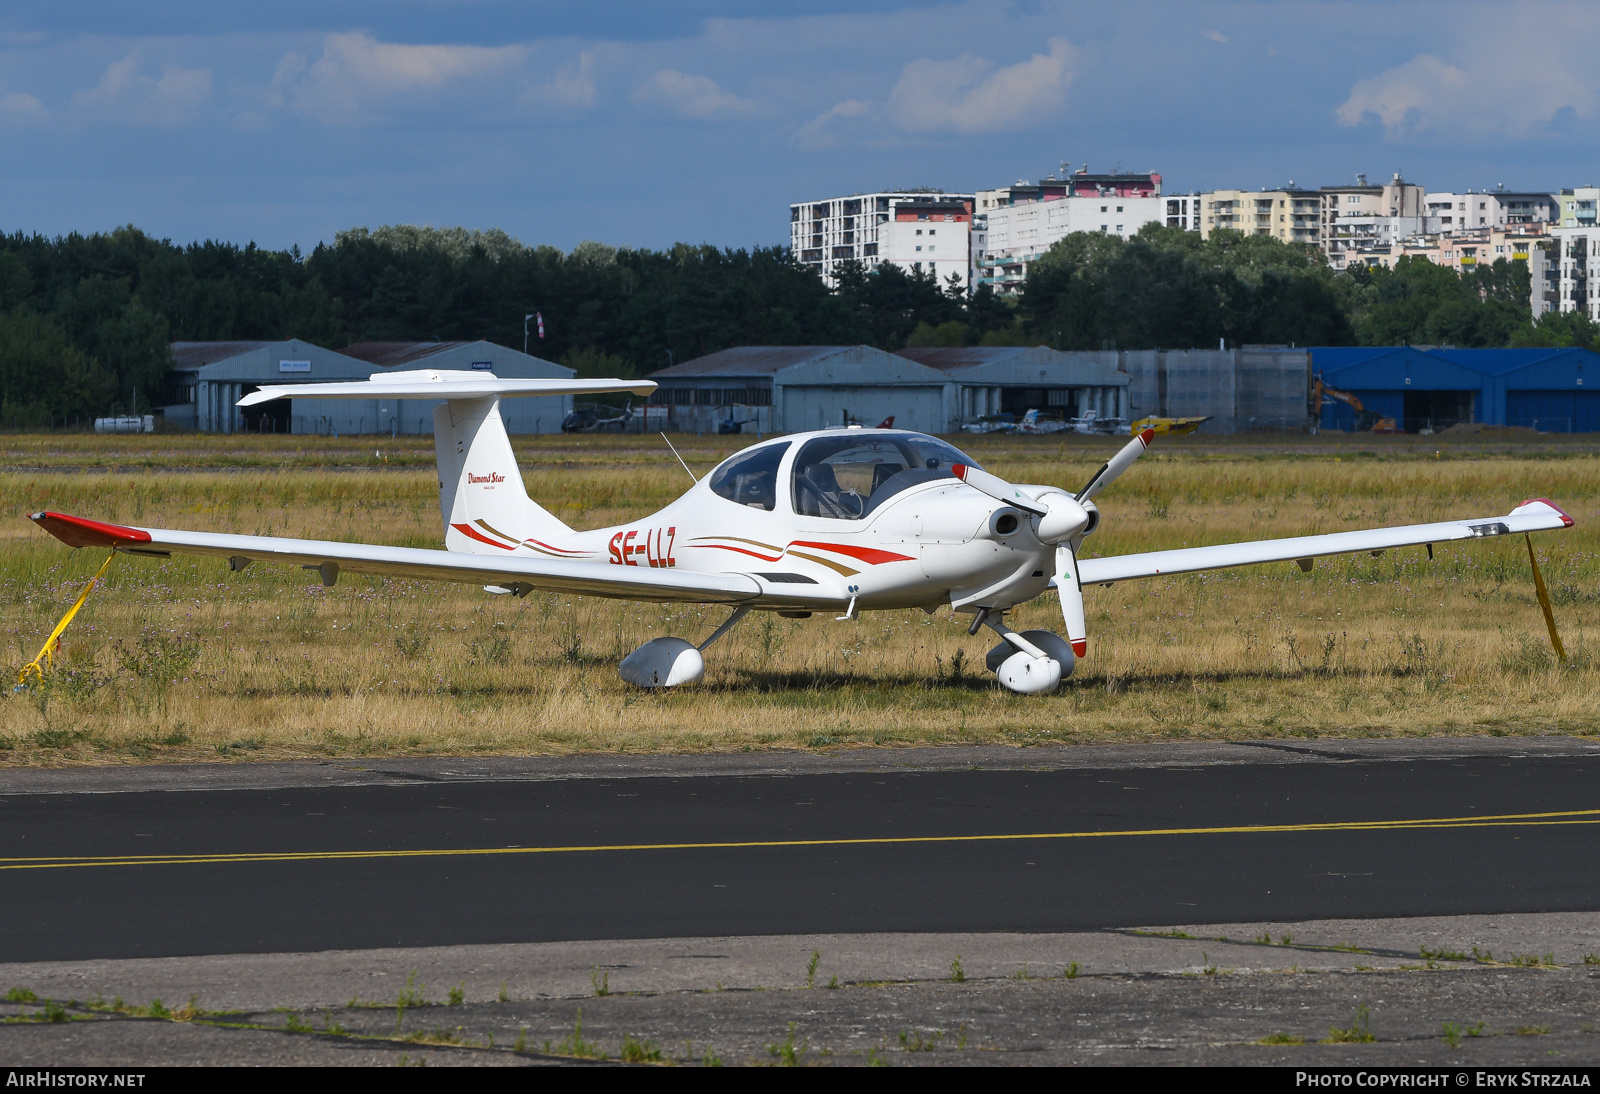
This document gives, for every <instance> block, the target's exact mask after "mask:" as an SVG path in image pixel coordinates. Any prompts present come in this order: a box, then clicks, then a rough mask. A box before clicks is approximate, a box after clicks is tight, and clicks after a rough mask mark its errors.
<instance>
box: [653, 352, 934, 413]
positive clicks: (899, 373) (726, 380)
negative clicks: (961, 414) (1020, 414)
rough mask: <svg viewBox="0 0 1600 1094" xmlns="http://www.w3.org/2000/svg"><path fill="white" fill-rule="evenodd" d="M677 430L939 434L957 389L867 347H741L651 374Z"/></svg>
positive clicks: (912, 364) (657, 397)
mask: <svg viewBox="0 0 1600 1094" xmlns="http://www.w3.org/2000/svg"><path fill="white" fill-rule="evenodd" d="M650 379H652V380H654V381H655V382H656V383H657V384H659V385H660V389H659V390H658V391H657V392H656V393H655V395H654V397H653V398H654V401H655V403H656V404H658V405H662V404H664V405H665V406H666V407H667V408H668V421H669V422H670V423H671V424H672V425H673V426H674V427H675V428H677V429H682V430H699V431H714V430H715V429H716V428H717V423H718V422H721V421H723V420H724V419H726V418H728V417H730V416H731V417H733V418H734V419H735V420H736V421H744V422H747V423H748V425H747V428H749V429H750V430H752V431H756V430H759V431H761V432H764V433H766V432H780V433H796V432H799V431H801V430H807V429H824V428H826V427H828V426H835V425H843V424H845V423H846V422H850V421H857V422H861V423H862V424H864V425H869V426H870V425H877V424H878V422H880V421H882V420H883V419H885V418H888V417H893V418H894V420H895V423H894V424H895V425H896V426H898V427H899V428H902V429H915V430H919V431H921V432H924V433H943V432H946V431H947V430H948V429H949V428H950V425H949V423H950V422H951V420H952V418H953V416H954V412H955V384H954V383H952V382H951V379H950V378H949V377H948V376H946V375H945V374H944V373H943V372H940V371H939V370H938V369H933V368H929V367H928V366H926V365H922V364H918V363H917V362H915V361H911V360H908V359H906V358H904V357H897V356H896V355H894V354H892V353H885V352H884V351H883V350H881V349H874V348H873V347H871V346H739V347H735V348H733V349H725V350H719V351H718V352H716V353H710V354H707V355H706V356H704V357H697V358H695V359H694V360H692V361H685V362H683V363H682V364H681V365H674V366H672V367H671V368H664V369H662V370H660V371H659V372H653V373H651V374H650Z"/></svg>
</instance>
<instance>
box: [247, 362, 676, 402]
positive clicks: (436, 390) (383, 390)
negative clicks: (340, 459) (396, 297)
mask: <svg viewBox="0 0 1600 1094" xmlns="http://www.w3.org/2000/svg"><path fill="white" fill-rule="evenodd" d="M655 389H656V383H655V381H654V380H585V379H581V378H577V377H574V378H573V379H571V380H502V379H500V378H499V377H498V376H495V375H493V374H492V373H484V372H460V371H448V370H444V369H411V370H409V371H406V372H390V373H386V374H384V375H381V376H374V377H372V379H370V380H355V381H349V382H345V383H334V384H274V385H272V386H271V387H264V388H261V389H260V390H259V391H252V392H251V393H250V394H248V395H246V396H245V397H244V398H242V399H240V400H239V405H240V406H255V405H256V404H258V403H266V402H270V401H272V400H273V399H484V398H488V397H489V396H491V395H499V396H501V397H502V398H504V397H507V396H515V395H607V394H622V393H623V392H631V393H632V394H634V395H649V394H650V393H651V392H652V391H654V390H655Z"/></svg>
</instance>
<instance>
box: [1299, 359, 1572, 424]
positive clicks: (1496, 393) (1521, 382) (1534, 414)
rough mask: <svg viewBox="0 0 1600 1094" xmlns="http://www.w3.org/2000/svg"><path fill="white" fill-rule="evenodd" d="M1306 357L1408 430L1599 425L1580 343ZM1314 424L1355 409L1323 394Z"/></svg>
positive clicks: (1341, 419) (1340, 420) (1349, 419)
mask: <svg viewBox="0 0 1600 1094" xmlns="http://www.w3.org/2000/svg"><path fill="white" fill-rule="evenodd" d="M1311 362H1312V369H1313V371H1314V372H1315V373H1317V374H1318V375H1320V377H1321V378H1322V382H1323V383H1324V384H1325V385H1327V386H1330V387H1334V388H1338V389H1340V390H1342V391H1346V392H1349V393H1350V394H1352V395H1354V396H1355V397H1356V398H1357V399H1359V400H1360V401H1361V403H1362V405H1363V406H1364V407H1365V408H1366V409H1367V410H1371V411H1374V412H1376V413H1377V414H1379V415H1381V416H1384V417H1391V418H1394V419H1395V421H1396V422H1397V423H1398V424H1400V426H1401V428H1403V429H1405V430H1406V431H1407V432H1409V433H1417V432H1422V431H1425V430H1440V429H1448V428H1449V427H1450V426H1452V425H1455V424H1457V423H1462V422H1481V423H1484V424H1487V425H1508V426H1523V427H1527V428H1531V429H1537V430H1540V431H1541V432H1545V433H1593V432H1600V390H1597V389H1596V385H1597V384H1600V381H1597V380H1596V378H1595V377H1596V375H1597V374H1600V355H1597V354H1595V353H1592V352H1591V351H1589V350H1585V349H1576V348H1566V349H1550V348H1540V349H1452V348H1447V347H1446V348H1441V347H1432V346H1429V347H1424V346H1382V347H1344V346H1339V347H1317V348H1314V349H1312V350H1311ZM1585 381H1587V383H1585ZM1321 424H1322V427H1323V428H1324V429H1341V430H1352V429H1354V428H1355V424H1356V421H1355V412H1354V410H1353V409H1352V408H1351V407H1350V406H1348V405H1347V404H1345V403H1342V402H1336V401H1333V400H1330V399H1327V398H1324V400H1323V406H1322V417H1321Z"/></svg>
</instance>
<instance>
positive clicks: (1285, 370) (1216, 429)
mask: <svg viewBox="0 0 1600 1094" xmlns="http://www.w3.org/2000/svg"><path fill="white" fill-rule="evenodd" d="M1108 356H1115V355H1114V354H1108ZM1120 363H1121V367H1122V369H1123V370H1124V371H1125V372H1127V373H1128V375H1129V377H1130V378H1131V379H1132V381H1133V384H1132V386H1131V387H1130V389H1129V392H1128V394H1129V397H1130V399H1131V401H1132V403H1133V410H1132V412H1131V413H1130V415H1129V417H1131V418H1143V417H1146V416H1150V415H1154V416H1157V417H1173V418H1184V417H1191V416H1193V417H1201V416H1203V417H1206V418H1208V419H1209V420H1208V421H1206V422H1204V423H1203V424H1202V425H1201V426H1200V432H1202V433H1248V432H1251V431H1266V432H1281V431H1284V430H1289V431H1300V430H1304V429H1305V428H1306V426H1307V425H1308V424H1309V416H1308V414H1307V398H1308V396H1309V395H1310V392H1311V362H1310V356H1309V354H1308V352H1307V351H1306V350H1303V349H1293V348H1291V347H1289V346H1239V347H1236V348H1234V349H1187V350H1178V349H1173V350H1157V349H1150V350H1126V351H1124V352H1123V353H1122V354H1121V362H1120Z"/></svg>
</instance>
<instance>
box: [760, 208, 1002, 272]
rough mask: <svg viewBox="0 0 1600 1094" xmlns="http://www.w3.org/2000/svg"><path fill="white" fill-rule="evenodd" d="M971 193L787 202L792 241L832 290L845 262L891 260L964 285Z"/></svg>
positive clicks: (872, 264)
mask: <svg viewBox="0 0 1600 1094" xmlns="http://www.w3.org/2000/svg"><path fill="white" fill-rule="evenodd" d="M972 200H973V198H972V195H971V194H947V193H945V192H944V191H942V190H894V191H885V192H881V193H875V194H852V195H850V196H849V197H841V198H827V199H825V200H823V201H805V202H800V203H798V204H795V205H791V206H789V246H790V247H791V248H792V249H793V252H794V256H795V258H796V259H797V260H798V261H799V262H800V264H801V265H803V266H807V267H810V268H811V269H813V270H816V271H817V273H819V274H820V275H822V279H823V281H825V282H826V283H827V284H828V286H829V287H830V288H831V287H833V286H835V285H837V284H838V277H837V272H838V269H839V267H840V266H842V265H843V264H844V263H846V262H855V263H859V264H860V266H861V267H862V268H863V269H866V270H871V269H873V268H874V267H876V266H878V265H880V264H882V263H885V262H892V263H894V264H895V265H896V266H899V267H900V268H901V269H904V270H909V271H914V272H917V273H929V274H932V275H933V276H934V277H935V278H937V279H938V280H939V282H940V284H941V285H944V286H955V287H957V288H960V289H965V288H966V287H967V281H968V233H969V232H970V231H971V228H972Z"/></svg>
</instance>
